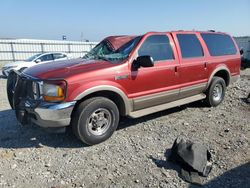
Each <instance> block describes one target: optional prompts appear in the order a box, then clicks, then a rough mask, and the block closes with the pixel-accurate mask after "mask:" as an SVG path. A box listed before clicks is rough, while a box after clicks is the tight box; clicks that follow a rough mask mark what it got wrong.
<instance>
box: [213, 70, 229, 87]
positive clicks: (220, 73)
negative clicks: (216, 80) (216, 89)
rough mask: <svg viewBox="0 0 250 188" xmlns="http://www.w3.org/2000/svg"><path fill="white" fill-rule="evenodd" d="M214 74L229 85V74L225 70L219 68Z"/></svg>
mask: <svg viewBox="0 0 250 188" xmlns="http://www.w3.org/2000/svg"><path fill="white" fill-rule="evenodd" d="M214 76H217V77H221V78H222V79H223V80H224V81H225V83H226V86H228V85H229V83H230V76H229V73H228V72H227V71H226V70H220V71H218V72H217V73H216V74H215V75H214Z"/></svg>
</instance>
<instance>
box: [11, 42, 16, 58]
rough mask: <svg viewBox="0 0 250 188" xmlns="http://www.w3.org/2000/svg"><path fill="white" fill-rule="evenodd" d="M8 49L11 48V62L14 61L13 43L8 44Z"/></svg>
mask: <svg viewBox="0 0 250 188" xmlns="http://www.w3.org/2000/svg"><path fill="white" fill-rule="evenodd" d="M10 48H11V54H12V61H16V58H15V52H14V46H13V42H10Z"/></svg>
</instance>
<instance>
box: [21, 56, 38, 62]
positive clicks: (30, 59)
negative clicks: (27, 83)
mask: <svg viewBox="0 0 250 188" xmlns="http://www.w3.org/2000/svg"><path fill="white" fill-rule="evenodd" d="M40 55H41V54H36V55H33V56H31V57H30V58H28V59H26V60H25V61H29V62H30V61H33V60H34V59H36V58H37V57H38V56H40Z"/></svg>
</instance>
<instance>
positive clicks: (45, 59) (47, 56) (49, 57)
mask: <svg viewBox="0 0 250 188" xmlns="http://www.w3.org/2000/svg"><path fill="white" fill-rule="evenodd" d="M39 59H41V61H51V60H53V55H52V54H48V55H43V56H42V57H40V58H39Z"/></svg>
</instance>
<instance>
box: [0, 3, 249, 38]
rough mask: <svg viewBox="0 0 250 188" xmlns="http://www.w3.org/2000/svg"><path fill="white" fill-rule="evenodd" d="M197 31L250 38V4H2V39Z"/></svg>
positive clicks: (0, 6) (0, 5)
mask: <svg viewBox="0 0 250 188" xmlns="http://www.w3.org/2000/svg"><path fill="white" fill-rule="evenodd" d="M193 29H194V30H210V29H212V30H216V31H223V32H227V33H229V34H231V35H233V36H246V35H248V36H250V0H123V1H122V0H2V1H0V38H32V39H53V40H61V39H62V35H66V37H67V40H82V39H88V40H90V41H100V40H101V39H103V38H104V37H106V36H110V35H126V34H127V35H140V34H143V33H146V32H148V31H171V30H193Z"/></svg>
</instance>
